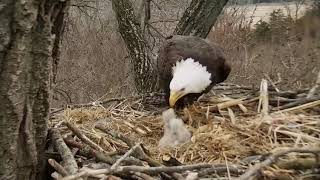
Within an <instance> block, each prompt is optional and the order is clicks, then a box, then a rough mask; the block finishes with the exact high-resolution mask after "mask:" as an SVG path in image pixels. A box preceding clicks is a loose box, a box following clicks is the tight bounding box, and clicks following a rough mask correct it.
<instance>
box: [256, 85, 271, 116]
mask: <svg viewBox="0 0 320 180" xmlns="http://www.w3.org/2000/svg"><path fill="white" fill-rule="evenodd" d="M268 106H269V98H268V82H267V80H265V79H262V80H261V85H260V98H259V105H258V113H260V108H261V114H262V117H265V116H267V115H268V112H269V108H268Z"/></svg>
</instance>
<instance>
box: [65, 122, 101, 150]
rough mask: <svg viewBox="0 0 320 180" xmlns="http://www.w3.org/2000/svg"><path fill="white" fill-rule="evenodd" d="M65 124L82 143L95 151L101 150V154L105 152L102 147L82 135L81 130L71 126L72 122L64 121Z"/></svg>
mask: <svg viewBox="0 0 320 180" xmlns="http://www.w3.org/2000/svg"><path fill="white" fill-rule="evenodd" d="M64 124H65V125H66V126H67V127H68V128H69V129H70V130H71V131H72V132H73V133H74V134H75V135H76V136H77V137H78V138H79V139H81V141H82V142H84V143H86V144H88V145H89V146H90V147H92V148H93V149H95V150H99V151H101V152H104V150H103V149H102V147H100V146H99V145H97V144H96V143H94V142H92V141H91V140H90V139H89V138H88V137H87V136H85V135H84V134H82V132H81V130H80V129H79V128H77V127H76V126H75V125H74V124H71V123H70V122H67V121H64Z"/></svg>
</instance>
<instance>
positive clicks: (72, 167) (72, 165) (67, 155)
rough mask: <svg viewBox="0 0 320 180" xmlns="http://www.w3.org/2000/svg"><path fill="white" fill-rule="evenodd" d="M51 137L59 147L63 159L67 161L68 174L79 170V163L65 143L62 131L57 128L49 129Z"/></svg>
mask: <svg viewBox="0 0 320 180" xmlns="http://www.w3.org/2000/svg"><path fill="white" fill-rule="evenodd" d="M49 134H50V137H51V139H52V141H53V143H54V146H55V147H56V148H57V150H58V152H59V154H60V155H61V157H62V159H63V161H64V162H65V169H66V171H67V172H68V174H75V173H77V172H78V165H77V162H76V160H75V159H74V157H73V155H72V153H71V151H70V149H69V148H68V146H67V145H66V144H65V143H64V141H63V139H62V137H61V134H60V132H59V131H58V130H57V129H50V130H49Z"/></svg>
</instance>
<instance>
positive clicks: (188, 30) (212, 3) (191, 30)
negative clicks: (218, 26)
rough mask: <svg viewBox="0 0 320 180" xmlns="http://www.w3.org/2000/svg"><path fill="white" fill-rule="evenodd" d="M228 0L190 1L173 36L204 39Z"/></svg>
mask: <svg viewBox="0 0 320 180" xmlns="http://www.w3.org/2000/svg"><path fill="white" fill-rule="evenodd" d="M227 2H228V0H192V2H191V3H190V6H189V7H188V8H187V10H186V11H185V12H184V14H183V16H182V18H181V20H180V21H179V23H178V25H177V27H176V29H175V30H174V34H177V35H192V36H198V37H202V38H206V37H207V35H208V34H209V32H210V30H211V28H212V26H213V25H214V23H215V22H216V20H217V18H218V16H219V15H220V13H221V11H222V10H223V7H224V6H225V5H226V4H227Z"/></svg>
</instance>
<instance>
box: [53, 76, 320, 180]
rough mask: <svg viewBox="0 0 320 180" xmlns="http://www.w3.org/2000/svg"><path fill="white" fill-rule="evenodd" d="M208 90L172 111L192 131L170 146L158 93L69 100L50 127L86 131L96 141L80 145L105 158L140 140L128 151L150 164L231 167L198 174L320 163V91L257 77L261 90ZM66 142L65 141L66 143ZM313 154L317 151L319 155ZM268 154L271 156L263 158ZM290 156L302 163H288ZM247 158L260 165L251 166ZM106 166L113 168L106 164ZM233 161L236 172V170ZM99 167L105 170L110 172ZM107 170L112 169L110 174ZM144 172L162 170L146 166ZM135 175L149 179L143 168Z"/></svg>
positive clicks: (311, 167) (270, 174)
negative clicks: (163, 142) (287, 87)
mask: <svg viewBox="0 0 320 180" xmlns="http://www.w3.org/2000/svg"><path fill="white" fill-rule="evenodd" d="M213 92H215V94H208V95H206V96H204V97H201V98H200V99H199V101H198V102H196V103H195V104H194V105H193V106H190V107H188V108H185V109H184V110H179V111H177V112H176V113H177V114H178V116H179V117H180V118H182V119H183V121H184V123H185V125H186V126H187V128H188V130H189V131H190V132H192V138H191V140H190V141H188V142H186V143H183V144H180V145H178V146H176V147H174V148H165V149H160V148H159V147H158V144H159V140H160V139H161V137H162V135H163V125H164V124H163V121H162V117H161V112H162V111H163V110H165V109H166V107H163V108H159V107H155V105H154V104H155V102H157V101H158V99H157V98H158V97H160V98H161V95H159V94H157V95H156V96H155V95H154V94H153V95H148V96H140V97H131V98H121V99H112V100H106V101H101V102H95V103H89V104H84V105H76V106H69V107H67V108H63V109H60V110H58V111H56V112H55V114H54V116H53V117H52V120H51V124H50V126H51V127H52V128H55V129H59V132H60V133H61V134H62V137H63V138H64V139H68V138H69V139H70V138H71V139H73V140H74V141H76V142H81V141H83V139H82V138H81V137H79V136H81V135H82V136H84V137H86V138H87V139H88V141H91V143H93V144H94V145H90V143H87V142H83V143H84V144H88V145H89V146H90V147H91V148H92V149H95V150H96V151H100V152H103V153H104V154H107V155H108V157H109V156H110V157H115V161H117V160H119V157H121V156H123V154H125V153H126V152H128V151H129V150H130V149H131V150H132V148H133V147H134V145H137V144H139V148H141V149H140V150H142V151H143V153H142V154H143V155H142V156H141V153H140V156H139V155H133V154H131V155H132V156H133V157H135V158H137V159H140V160H141V161H144V162H147V164H148V165H143V166H142V167H149V166H161V165H166V166H177V165H179V166H182V165H185V166H187V165H195V164H201V163H202V164H203V163H205V164H210V165H214V164H216V165H221V164H223V165H224V166H225V165H226V166H227V167H228V164H229V166H230V167H229V168H227V170H226V171H224V172H222V173H220V174H219V172H218V171H213V172H211V173H208V172H206V173H204V170H205V169H203V168H199V169H198V171H196V170H193V171H191V172H197V173H198V174H197V177H202V176H203V177H221V176H225V177H231V176H234V177H239V178H240V179H241V178H242V179H246V178H248V177H250V178H257V177H262V176H263V177H265V178H267V179H273V178H275V177H277V178H280V177H282V179H283V178H287V179H288V178H294V177H300V176H305V175H306V174H308V175H310V174H311V175H314V171H315V169H316V168H317V167H318V166H319V162H318V159H317V158H318V155H319V149H320V146H319V144H320V136H319V134H320V128H319V126H320V124H319V122H320V121H319V120H320V115H319V107H320V100H319V99H320V98H319V96H317V95H314V96H313V97H312V98H306V97H307V92H308V90H306V89H305V90H298V91H276V90H275V89H274V88H270V87H268V86H267V85H266V82H262V84H261V88H260V89H254V88H252V87H243V86H237V85H230V84H222V85H220V86H216V87H215V89H214V90H213ZM152 97H157V98H154V99H152ZM151 99H152V100H151ZM151 102H152V103H151ZM65 124H67V126H66V125H65ZM74 129H76V130H74ZM70 130H71V131H70ZM77 131H78V132H77ZM77 133H80V134H81V135H77ZM74 134H76V135H77V137H76V138H75V137H74ZM121 137H122V138H121ZM67 145H68V146H69V147H70V144H68V143H67ZM80 149H81V148H80ZM293 149H294V150H295V149H300V150H301V149H303V150H305V149H309V150H310V149H315V150H314V151H312V152H309V153H311V155H310V154H305V153H308V152H306V151H303V150H302V151H301V153H303V154H302V155H301V154H299V153H294V154H293V155H292V154H289V155H287V153H283V152H286V151H288V153H290V152H291V151H292V150H293ZM279 151H280V154H281V153H283V154H281V158H280V156H279V157H278V156H277V155H278V154H279ZM294 152H295V151H294ZM298 152H299V151H298ZM136 154H137V153H136ZM138 154H139V153H138ZM312 154H316V158H315V156H313V155H312ZM117 155H118V157H116V156H117ZM146 157H147V158H146ZM273 157H275V158H276V160H272V162H271V163H267V164H266V165H263V166H262V165H261V164H263V163H265V160H268V158H269V159H270V158H273ZM93 158H96V159H97V157H93ZM89 159H90V158H87V159H86V160H85V161H83V163H82V166H86V164H89V163H92V162H91V161H89ZM98 159H99V158H98ZM111 159H112V158H111ZM310 159H311V160H310ZM110 161H112V160H110ZM107 162H109V161H107ZM288 162H290V163H288ZM114 163H115V162H110V163H109V164H110V165H112V164H114ZM119 163H120V162H119ZM121 163H122V165H126V164H123V163H124V162H121ZM295 163H300V164H299V165H298V166H297V167H291V166H292V164H295ZM301 163H302V164H303V163H304V165H301ZM78 164H79V163H78ZM233 165H234V166H233ZM252 165H255V166H259V165H261V167H260V168H258V170H252V169H251V168H250V167H251V166H252ZM78 166H79V165H78ZM117 166H120V165H119V164H117ZM255 166H254V167H255ZM108 168H109V169H110V167H107V168H105V169H108ZM232 168H234V169H235V170H237V172H238V173H237V172H233V171H232ZM93 169H94V168H93ZM98 169H99V168H98ZM111 169H112V166H111ZM306 169H307V170H306ZM80 172H81V171H80ZM82 172H84V171H82ZM90 172H91V171H88V170H87V171H86V173H83V175H82V176H90V177H94V175H92V174H91V173H90ZM108 172H109V171H108ZM130 172H131V173H132V171H130ZM139 172H140V171H139ZM143 172H145V171H143ZM102 174H104V175H105V176H108V173H105V172H104V173H102ZM124 174H125V173H124ZM218 174H219V176H218ZM60 175H61V174H60ZM109 175H112V176H113V177H115V176H116V175H115V174H114V173H109ZM131 175H132V174H131ZM145 175H147V176H148V177H153V178H156V177H160V176H159V175H158V174H157V175H155V174H154V173H151V174H150V173H148V171H147V172H146V174H145ZM180 175H181V176H183V177H184V178H186V177H189V176H191V175H192V174H190V171H188V173H187V172H185V171H184V174H183V173H182V174H180ZM128 176H130V175H128V174H126V176H122V177H121V175H119V174H118V175H117V177H121V178H128ZM135 176H139V175H137V174H135ZM315 176H316V175H315ZM79 177H80V176H79ZM130 177H131V178H132V177H133V176H130ZM139 177H140V178H141V177H142V179H146V178H143V175H141V174H140V176H139ZM174 177H175V176H174V175H173V178H174ZM245 177H246V178H245ZM129 179H130V178H129ZM258 179H259V178H258ZM280 179H281V178H280Z"/></svg>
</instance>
